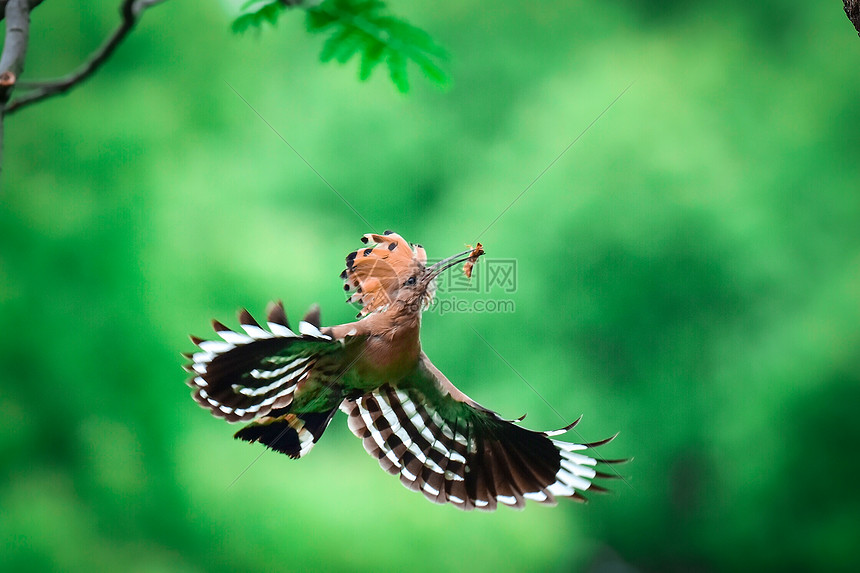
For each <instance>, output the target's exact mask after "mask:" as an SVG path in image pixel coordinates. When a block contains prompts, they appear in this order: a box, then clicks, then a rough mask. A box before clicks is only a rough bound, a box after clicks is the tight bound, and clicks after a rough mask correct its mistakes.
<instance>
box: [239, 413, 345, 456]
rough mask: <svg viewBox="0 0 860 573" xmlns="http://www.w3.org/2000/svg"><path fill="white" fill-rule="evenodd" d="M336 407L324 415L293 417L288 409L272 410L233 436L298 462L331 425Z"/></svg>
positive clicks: (297, 415) (307, 414) (311, 414)
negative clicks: (266, 447)
mask: <svg viewBox="0 0 860 573" xmlns="http://www.w3.org/2000/svg"><path fill="white" fill-rule="evenodd" d="M337 408H338V407H337V406H335V407H334V408H332V409H331V410H329V411H327V412H306V413H302V414H293V413H291V412H289V410H290V408H281V409H280V410H272V411H271V412H269V414H268V415H267V416H265V417H263V418H260V419H259V420H256V421H254V422H253V423H252V424H249V425H247V426H245V427H244V428H242V429H241V430H239V431H238V432H236V434H235V436H234V437H235V438H236V439H239V440H244V441H246V442H260V443H261V444H264V445H266V446H268V447H269V448H271V449H273V450H275V451H277V452H281V453H282V454H287V455H288V456H290V457H291V458H293V459H298V458H300V457H302V456H304V455H305V454H307V453H308V452H309V451H310V449H311V448H312V447H314V444H316V443H317V442H318V441H319V439H320V437H322V434H323V432H325V429H326V428H327V427H328V425H329V422H331V419H332V417H333V416H334V413H335V412H337Z"/></svg>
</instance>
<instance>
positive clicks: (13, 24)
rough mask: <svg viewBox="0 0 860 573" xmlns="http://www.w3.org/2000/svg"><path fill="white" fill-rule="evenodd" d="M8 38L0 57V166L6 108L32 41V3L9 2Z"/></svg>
mask: <svg viewBox="0 0 860 573" xmlns="http://www.w3.org/2000/svg"><path fill="white" fill-rule="evenodd" d="M3 14H4V17H5V19H6V38H5V40H4V41H3V54H2V55H0V166H2V165H3V116H4V115H5V114H4V110H3V108H4V106H5V105H6V102H7V101H9V96H10V95H11V93H12V90H13V89H14V88H15V82H17V81H18V77H19V76H20V75H21V72H22V71H24V59H25V58H26V56H27V43H28V42H29V39H30V3H29V2H28V0H8V2H6V5H5V6H4V11H3Z"/></svg>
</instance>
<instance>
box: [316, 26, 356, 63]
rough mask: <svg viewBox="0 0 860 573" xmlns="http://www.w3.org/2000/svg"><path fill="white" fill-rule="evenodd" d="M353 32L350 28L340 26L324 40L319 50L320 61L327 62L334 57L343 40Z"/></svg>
mask: <svg viewBox="0 0 860 573" xmlns="http://www.w3.org/2000/svg"><path fill="white" fill-rule="evenodd" d="M352 33H353V29H352V28H340V29H339V30H337V31H335V32H334V33H333V34H332V35H331V36H329V37H328V40H326V41H325V43H324V44H323V47H322V51H321V52H320V61H322V62H328V61H331V59H332V58H334V57H335V55H336V54H337V52H338V50H339V49H340V47H341V45H342V44H343V42H344V40H346V38H347V37H348V36H349V35H350V34H352Z"/></svg>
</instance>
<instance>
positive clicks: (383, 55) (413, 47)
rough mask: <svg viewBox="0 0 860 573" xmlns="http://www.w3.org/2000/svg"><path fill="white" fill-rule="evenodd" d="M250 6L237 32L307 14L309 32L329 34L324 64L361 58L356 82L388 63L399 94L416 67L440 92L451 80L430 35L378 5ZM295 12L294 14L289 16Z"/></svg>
mask: <svg viewBox="0 0 860 573" xmlns="http://www.w3.org/2000/svg"><path fill="white" fill-rule="evenodd" d="M293 4H294V3H290V2H284V0H266V1H263V2H260V1H257V0H251V1H250V2H248V3H246V4H245V5H244V6H243V8H244V9H246V10H247V11H246V12H244V13H242V14H241V15H240V16H239V17H238V18H236V19H235V20H234V21H233V25H232V28H233V31H234V32H239V33H243V32H246V31H248V30H249V29H256V30H259V29H260V28H261V27H262V26H263V24H265V23H268V24H270V25H272V26H274V25H275V24H277V22H278V18H280V17H281V14H282V13H284V12H286V11H292V12H295V11H296V9H304V11H305V12H306V15H307V17H306V19H305V21H306V26H307V30H308V32H311V33H314V34H319V33H327V34H329V36H328V39H326V41H325V44H323V47H322V52H321V53H320V60H321V61H323V62H330V61H332V60H336V61H338V62H340V63H341V64H345V63H346V62H348V61H349V60H351V59H352V57H353V56H355V55H360V59H361V64H360V66H359V72H358V77H359V79H361V80H367V79H368V78H369V77H370V74H371V73H373V69H374V68H375V67H377V66H378V65H379V64H381V63H383V62H385V63H386V65H387V67H388V73H389V76H390V77H391V81H392V82H393V83H394V85H395V86H396V87H397V89H398V91H400V92H401V93H406V92H408V91H409V79H408V72H407V64H408V63H409V62H410V61H411V62H414V63H415V64H416V65H417V66H418V68H419V69H420V70H421V71H422V72H423V73H424V75H425V76H426V77H427V78H429V79H430V80H431V81H432V82H433V83H434V84H436V85H437V86H440V87H443V86H446V85H448V82H449V78H448V74H447V73H446V72H445V70H444V69H442V67H441V66H440V61H441V60H443V59H446V58H447V54H446V53H445V50H443V49H442V47H441V46H439V45H438V44H436V42H435V41H433V39H432V38H431V37H430V35H429V34H427V32H425V31H424V30H421V29H420V28H416V27H415V26H413V25H412V24H410V23H408V22H406V21H405V20H402V19H400V18H397V17H394V16H391V15H390V14H389V13H388V10H387V7H386V5H385V3H384V2H380V1H379V0H325V1H324V2H320V3H318V4H310V3H308V4H303V3H301V2H298V3H295V5H293ZM291 8H293V10H291Z"/></svg>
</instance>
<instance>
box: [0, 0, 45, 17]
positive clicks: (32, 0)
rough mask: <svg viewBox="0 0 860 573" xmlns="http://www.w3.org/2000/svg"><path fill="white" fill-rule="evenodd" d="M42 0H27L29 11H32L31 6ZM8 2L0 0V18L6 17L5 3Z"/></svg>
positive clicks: (7, 1)
mask: <svg viewBox="0 0 860 573" xmlns="http://www.w3.org/2000/svg"><path fill="white" fill-rule="evenodd" d="M42 1H43V0H29V2H28V4H29V5H30V12H32V11H33V8H35V7H36V6H38V5H39V4H41V3H42ZM8 3H9V0H0V20H2V19H3V18H5V17H6V4H8Z"/></svg>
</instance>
